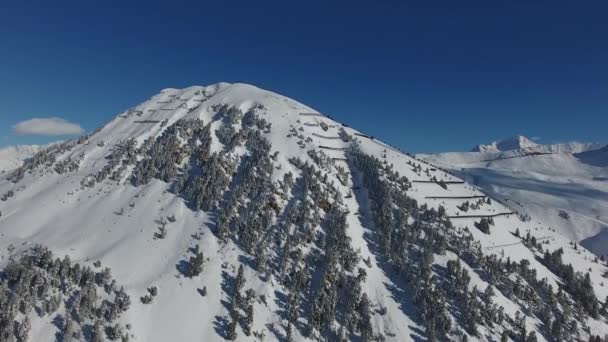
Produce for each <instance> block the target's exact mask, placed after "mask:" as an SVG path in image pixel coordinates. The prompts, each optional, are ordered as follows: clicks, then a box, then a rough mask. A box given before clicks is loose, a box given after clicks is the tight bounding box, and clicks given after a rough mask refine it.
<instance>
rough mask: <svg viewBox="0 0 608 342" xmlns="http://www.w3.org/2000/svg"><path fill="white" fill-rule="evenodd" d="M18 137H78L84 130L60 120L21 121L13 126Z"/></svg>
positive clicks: (77, 125) (35, 119)
mask: <svg viewBox="0 0 608 342" xmlns="http://www.w3.org/2000/svg"><path fill="white" fill-rule="evenodd" d="M13 132H15V133H16V134H19V135H79V134H82V133H84V129H83V128H82V127H80V125H79V124H76V123H73V122H69V121H67V120H64V119H62V118H56V117H53V118H34V119H29V120H25V121H21V122H19V123H18V124H16V125H14V126H13Z"/></svg>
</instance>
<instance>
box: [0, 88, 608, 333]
mask: <svg viewBox="0 0 608 342" xmlns="http://www.w3.org/2000/svg"><path fill="white" fill-rule="evenodd" d="M0 195H1V196H2V201H0V211H1V216H0V260H1V261H0V266H1V267H2V268H3V273H2V275H1V276H0V284H1V286H0V339H6V340H10V339H11V338H17V339H19V340H27V339H28V338H29V340H30V341H47V340H61V341H72V340H86V341H99V340H103V339H109V340H115V339H122V340H127V339H128V340H134V341H200V340H203V341H220V340H224V339H231V340H238V341H258V340H265V341H268V340H270V341H311V340H324V341H346V340H353V341H384V340H386V341H406V340H446V339H450V340H464V339H465V338H468V339H469V340H470V339H475V340H507V341H508V340H513V341H524V340H526V341H532V340H536V339H537V340H573V339H575V338H579V337H580V338H581V339H584V340H587V339H588V338H590V335H594V336H597V335H599V336H604V335H605V334H606V333H608V324H607V323H606V314H607V312H606V311H607V310H606V309H607V307H606V304H605V300H604V299H605V298H606V297H607V296H608V288H607V287H605V286H604V274H605V273H606V271H607V267H606V263H605V262H604V261H603V260H598V259H597V258H596V257H595V256H594V255H593V254H591V253H590V252H589V251H587V250H586V249H584V248H583V247H580V246H578V245H574V244H570V241H569V240H568V239H566V238H564V237H562V236H561V235H560V234H558V233H556V232H555V231H554V230H553V229H552V228H551V227H550V226H548V225H547V224H544V223H542V222H538V221H537V220H527V219H525V217H521V216H519V215H517V214H516V213H514V208H513V207H512V206H511V204H510V203H505V204H503V203H501V202H499V201H496V200H492V199H491V198H489V197H487V195H486V194H485V193H483V192H482V191H480V190H479V189H478V188H477V187H475V186H474V185H472V184H470V183H466V182H463V181H462V180H461V179H459V178H457V177H455V176H453V175H451V174H449V173H446V172H445V171H443V170H441V169H439V168H437V167H433V166H431V165H429V164H426V163H425V162H423V161H421V160H418V159H416V158H414V157H413V156H411V155H407V154H404V153H401V152H400V151H398V150H397V149H395V148H393V147H391V146H389V145H387V144H385V143H383V142H381V141H379V140H377V139H374V138H372V137H369V136H367V135H365V134H364V133H361V132H359V131H357V130H355V129H352V128H349V127H348V126H347V125H345V124H342V123H339V122H336V121H334V120H332V119H331V118H329V117H328V116H326V115H323V114H321V113H319V112H317V111H315V110H314V109H312V108H310V107H307V106H305V105H303V104H300V103H298V102H296V101H293V100H291V99H288V98H286V97H283V96H281V95H278V94H275V93H272V92H269V91H265V90H262V89H259V88H256V87H254V86H250V85H245V84H228V83H220V84H215V85H211V86H207V87H200V86H193V87H189V88H186V89H165V90H163V91H161V92H160V93H159V94H157V95H155V96H153V97H152V98H150V99H149V100H147V101H145V102H144V103H142V104H139V105H137V106H135V107H133V108H131V109H129V110H127V111H125V112H124V113H121V114H120V115H118V116H117V117H116V118H114V119H113V120H112V121H110V122H109V123H107V124H106V125H105V126H104V127H101V128H100V129H99V130H97V131H96V132H94V133H93V134H91V135H89V136H86V137H83V138H80V139H78V140H75V141H70V142H64V143H61V144H57V145H54V146H51V147H49V148H47V149H45V150H43V151H41V152H39V153H38V154H36V155H35V156H33V157H32V158H30V159H28V160H27V161H26V162H25V163H24V165H23V166H22V167H20V168H18V169H16V170H14V171H13V172H10V173H8V174H5V175H1V176H0ZM64 255H65V257H64ZM558 289H559V290H558Z"/></svg>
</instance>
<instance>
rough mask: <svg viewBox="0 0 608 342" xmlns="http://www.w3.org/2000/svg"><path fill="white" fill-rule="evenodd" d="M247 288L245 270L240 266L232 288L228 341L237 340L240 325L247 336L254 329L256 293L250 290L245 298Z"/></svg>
mask: <svg viewBox="0 0 608 342" xmlns="http://www.w3.org/2000/svg"><path fill="white" fill-rule="evenodd" d="M244 286H245V270H244V268H243V265H242V264H241V265H240V266H239V270H238V273H237V276H236V278H235V280H234V284H233V286H232V294H231V296H230V310H229V314H230V321H229V323H228V326H227V328H226V330H227V331H226V338H227V339H228V340H231V341H232V340H236V338H237V331H236V329H237V326H238V325H240V326H241V328H242V329H243V332H244V333H245V335H247V336H250V335H251V332H252V327H253V312H254V311H253V302H254V299H255V298H256V294H255V291H254V290H253V289H248V290H247V291H245V296H243V292H242V291H243V287H244Z"/></svg>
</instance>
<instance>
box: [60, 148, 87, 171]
mask: <svg viewBox="0 0 608 342" xmlns="http://www.w3.org/2000/svg"><path fill="white" fill-rule="evenodd" d="M83 159H84V153H80V155H79V156H78V158H75V159H72V158H71V157H69V156H68V157H67V158H65V159H64V160H60V161H58V162H56V163H55V172H57V173H58V174H60V175H62V174H64V173H69V172H74V171H76V170H78V168H79V167H80V162H81V161H82V160H83Z"/></svg>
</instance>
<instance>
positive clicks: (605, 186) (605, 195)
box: [418, 143, 608, 254]
mask: <svg viewBox="0 0 608 342" xmlns="http://www.w3.org/2000/svg"><path fill="white" fill-rule="evenodd" d="M601 146H602V145H601V144H594V143H591V144H586V143H567V144H557V145H536V146H534V147H533V148H530V147H528V148H524V149H516V150H509V151H507V152H488V151H486V152H447V153H437V154H426V155H425V154H419V155H418V157H420V158H422V159H425V160H427V161H429V162H431V163H433V164H437V165H439V166H441V167H444V168H446V169H450V170H452V171H454V172H455V173H457V174H459V175H461V176H462V177H464V178H465V179H466V180H468V181H470V182H471V183H473V184H475V185H477V186H479V187H481V188H482V189H483V190H484V191H485V192H487V193H489V194H491V195H492V196H495V197H497V198H499V199H501V200H503V201H505V202H507V203H508V204H509V205H510V206H511V207H513V208H514V209H515V210H517V211H519V212H522V213H526V214H528V215H529V216H531V218H532V219H533V220H535V221H540V222H543V223H544V224H547V225H548V226H549V227H551V228H553V229H555V230H556V231H557V232H558V233H560V234H561V235H562V236H564V237H565V238H568V239H571V240H574V241H580V242H581V243H582V244H583V245H585V246H586V247H588V248H590V249H591V250H592V251H594V252H596V253H597V254H608V244H607V243H605V242H606V236H607V235H608V146H604V147H601ZM600 147H601V148H600ZM564 213H566V214H564ZM560 214H561V215H560Z"/></svg>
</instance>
